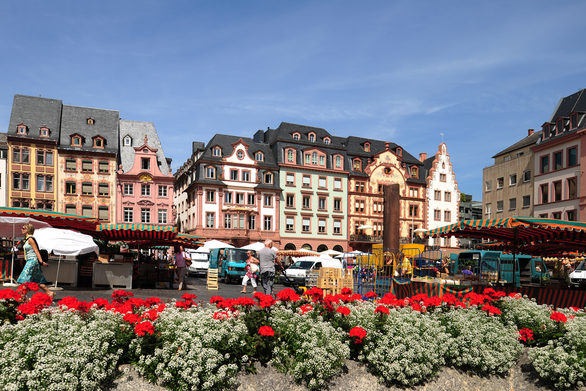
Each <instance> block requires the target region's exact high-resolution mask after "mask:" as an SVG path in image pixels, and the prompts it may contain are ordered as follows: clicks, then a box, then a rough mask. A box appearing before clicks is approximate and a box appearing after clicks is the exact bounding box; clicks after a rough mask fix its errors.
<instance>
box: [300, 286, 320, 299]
mask: <svg viewBox="0 0 586 391" xmlns="http://www.w3.org/2000/svg"><path fill="white" fill-rule="evenodd" d="M304 295H306V296H311V299H312V300H313V301H314V302H316V301H321V300H322V299H323V298H324V291H322V290H321V289H320V288H318V287H313V288H311V289H308V290H306V291H305V293H304Z"/></svg>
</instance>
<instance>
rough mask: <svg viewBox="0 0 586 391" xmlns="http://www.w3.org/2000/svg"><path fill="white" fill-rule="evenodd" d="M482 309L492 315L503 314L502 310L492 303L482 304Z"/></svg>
mask: <svg viewBox="0 0 586 391" xmlns="http://www.w3.org/2000/svg"><path fill="white" fill-rule="evenodd" d="M480 310H481V311H486V313H487V314H488V315H490V316H492V315H500V314H501V310H499V309H498V308H496V307H495V306H492V305H490V304H488V303H487V304H485V305H483V306H482V308H481V309H480Z"/></svg>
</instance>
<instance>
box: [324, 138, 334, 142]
mask: <svg viewBox="0 0 586 391" xmlns="http://www.w3.org/2000/svg"><path fill="white" fill-rule="evenodd" d="M331 142H332V140H331V139H330V138H329V137H324V144H330V143H331Z"/></svg>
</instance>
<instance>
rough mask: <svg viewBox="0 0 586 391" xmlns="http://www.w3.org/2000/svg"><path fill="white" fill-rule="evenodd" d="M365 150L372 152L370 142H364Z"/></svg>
mask: <svg viewBox="0 0 586 391" xmlns="http://www.w3.org/2000/svg"><path fill="white" fill-rule="evenodd" d="M363 148H364V152H370V143H364V147H363Z"/></svg>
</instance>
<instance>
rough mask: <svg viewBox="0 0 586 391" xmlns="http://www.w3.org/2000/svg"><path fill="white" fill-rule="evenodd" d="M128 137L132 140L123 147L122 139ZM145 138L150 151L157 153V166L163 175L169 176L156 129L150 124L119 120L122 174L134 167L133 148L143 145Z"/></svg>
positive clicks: (167, 164) (169, 172) (168, 168)
mask: <svg viewBox="0 0 586 391" xmlns="http://www.w3.org/2000/svg"><path fill="white" fill-rule="evenodd" d="M126 136H129V137H130V138H131V139H132V143H131V144H130V145H124V138H125V137H126ZM145 136H147V139H148V145H149V147H151V149H153V150H156V151H157V164H158V166H159V170H160V171H161V173H162V174H163V175H168V174H171V167H169V163H168V162H167V159H166V158H165V153H164V152H163V147H162V146H161V141H160V140H159V135H158V133H157V129H156V128H155V125H154V124H153V123H152V122H144V121H130V120H126V119H121V120H120V140H119V143H120V163H121V164H122V170H123V171H124V172H126V171H129V170H130V169H131V168H132V166H133V165H134V152H135V149H134V148H135V147H138V146H141V145H143V144H144V138H145Z"/></svg>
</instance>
